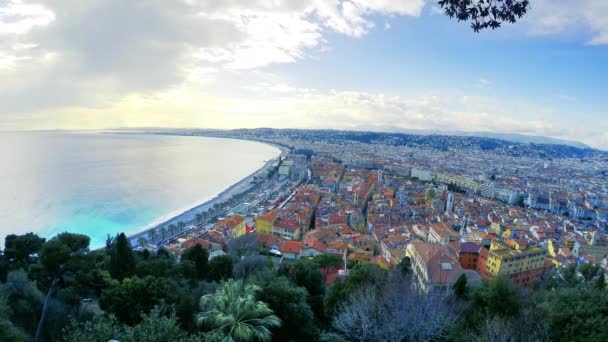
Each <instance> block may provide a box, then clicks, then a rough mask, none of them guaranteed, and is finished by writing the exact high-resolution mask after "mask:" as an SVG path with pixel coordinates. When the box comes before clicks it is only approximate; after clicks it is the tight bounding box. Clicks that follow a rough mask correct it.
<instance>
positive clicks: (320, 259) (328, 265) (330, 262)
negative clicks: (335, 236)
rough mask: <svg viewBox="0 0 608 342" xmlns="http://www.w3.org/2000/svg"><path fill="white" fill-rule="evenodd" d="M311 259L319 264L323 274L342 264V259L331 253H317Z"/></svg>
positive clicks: (336, 268) (334, 269)
mask: <svg viewBox="0 0 608 342" xmlns="http://www.w3.org/2000/svg"><path fill="white" fill-rule="evenodd" d="M312 261H313V262H314V263H316V264H317V265H319V267H320V268H321V271H322V272H323V273H324V274H325V275H327V274H328V273H332V272H335V271H336V270H338V269H339V268H340V267H342V266H343V265H344V260H343V259H342V258H341V257H339V256H337V255H333V254H319V255H317V256H315V257H314V258H313V259H312Z"/></svg>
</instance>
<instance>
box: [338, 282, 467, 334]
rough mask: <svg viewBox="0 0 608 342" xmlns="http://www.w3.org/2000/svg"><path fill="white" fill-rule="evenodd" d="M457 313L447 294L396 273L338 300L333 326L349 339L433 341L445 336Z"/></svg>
mask: <svg viewBox="0 0 608 342" xmlns="http://www.w3.org/2000/svg"><path fill="white" fill-rule="evenodd" d="M457 315H458V314H457V313H456V312H455V310H454V308H453V307H452V305H450V304H449V303H447V302H446V298H445V297H444V296H442V295H437V294H428V295H427V294H424V293H422V292H419V291H418V290H415V289H413V288H412V286H410V285H409V284H408V283H407V282H405V281H404V280H403V279H402V278H400V277H396V278H393V279H389V281H388V282H387V283H384V284H383V285H380V284H373V285H365V286H362V287H359V288H358V289H357V290H355V291H354V292H353V293H351V294H350V296H349V297H348V299H347V300H345V301H342V302H340V303H339V304H338V307H337V309H336V313H335V315H334V320H333V324H332V326H333V328H334V329H335V330H336V331H337V332H339V333H340V334H341V335H342V336H343V337H345V338H346V339H347V340H349V341H362V342H363V341H393V342H400V341H431V340H437V339H439V338H441V337H442V336H444V335H445V334H446V330H447V328H448V327H449V326H450V325H451V324H452V323H453V322H454V321H455V320H456V318H457Z"/></svg>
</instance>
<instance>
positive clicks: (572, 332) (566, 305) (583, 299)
mask: <svg viewBox="0 0 608 342" xmlns="http://www.w3.org/2000/svg"><path fill="white" fill-rule="evenodd" d="M538 305H539V306H540V307H541V308H542V309H543V312H544V314H545V317H546V320H547V324H548V327H549V334H550V337H551V338H552V339H553V340H555V341H608V330H606V329H605V327H607V326H608V314H607V313H606V308H608V296H606V294H605V292H603V291H599V290H597V289H594V288H592V287H587V286H578V287H575V288H561V289H556V290H553V291H544V292H543V293H542V295H541V296H540V297H539V301H538Z"/></svg>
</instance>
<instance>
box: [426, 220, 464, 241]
mask: <svg viewBox="0 0 608 342" xmlns="http://www.w3.org/2000/svg"><path fill="white" fill-rule="evenodd" d="M459 239H460V234H459V233H457V232H456V231H455V230H454V229H452V228H450V227H447V226H446V225H445V224H443V223H442V222H439V223H435V224H434V225H432V226H431V228H430V229H429V237H428V240H429V242H436V243H442V244H446V243H449V242H456V241H458V240H459Z"/></svg>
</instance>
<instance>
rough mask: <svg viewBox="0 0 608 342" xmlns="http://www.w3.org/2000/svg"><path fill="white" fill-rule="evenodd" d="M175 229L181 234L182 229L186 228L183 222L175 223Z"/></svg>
mask: <svg viewBox="0 0 608 342" xmlns="http://www.w3.org/2000/svg"><path fill="white" fill-rule="evenodd" d="M177 228H178V229H179V231H180V232H183V231H184V228H186V224H185V223H184V221H179V222H177Z"/></svg>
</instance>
